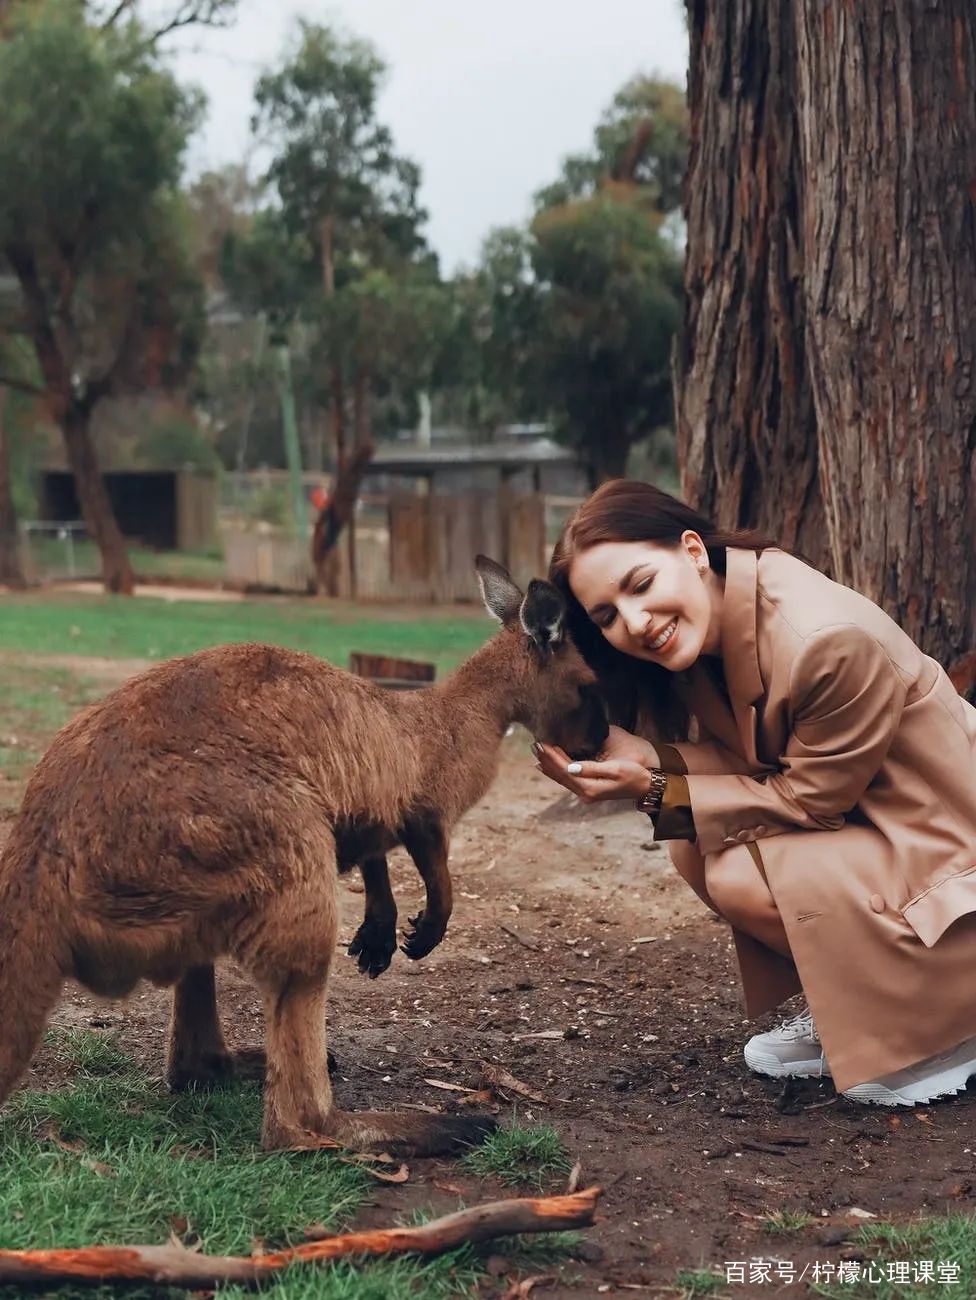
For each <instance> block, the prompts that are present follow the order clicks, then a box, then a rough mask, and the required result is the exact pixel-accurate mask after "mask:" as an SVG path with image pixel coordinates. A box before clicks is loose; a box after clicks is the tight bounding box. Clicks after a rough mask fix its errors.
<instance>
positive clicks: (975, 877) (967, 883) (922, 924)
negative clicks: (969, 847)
mask: <svg viewBox="0 0 976 1300" xmlns="http://www.w3.org/2000/svg"><path fill="white" fill-rule="evenodd" d="M970 912H976V866H972V867H967V868H966V870H965V871H959V872H957V873H956V874H955V875H954V876H946V877H944V878H943V879H942V880H939V881H937V882H936V883H935V884H934V885H930V886H929V888H928V889H926V890H925V891H924V892H923V893H921V894H916V895H915V897H914V898H911V899H909V901H908V902H907V903H906V904H905V906H904V907H903V908H902V909H901V914H902V916H903V917H904V918H905V920H906V921H907V922H908V924H909V925H910V926H911V927H912V929H913V930H914V931H915V933H916V934H917V935H918V937H919V938H920V939H921V941H922V942H923V943H924V944H925V946H926V948H931V947H932V945H933V944H934V943H936V942H938V940H939V939H940V938H941V937H942V935H943V934H944V933H945V932H946V930H948V928H949V926H950V925H952V923H953V921H958V920H959V918H960V917H961V916H966V915H967V914H968V913H970Z"/></svg>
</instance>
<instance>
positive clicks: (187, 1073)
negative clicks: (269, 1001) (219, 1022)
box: [166, 1047, 339, 1092]
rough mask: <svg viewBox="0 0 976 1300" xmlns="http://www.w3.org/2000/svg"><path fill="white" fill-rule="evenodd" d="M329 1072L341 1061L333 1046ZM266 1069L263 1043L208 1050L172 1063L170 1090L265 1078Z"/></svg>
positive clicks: (168, 1074) (168, 1077) (183, 1090)
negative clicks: (197, 1055)
mask: <svg viewBox="0 0 976 1300" xmlns="http://www.w3.org/2000/svg"><path fill="white" fill-rule="evenodd" d="M328 1055H329V1074H335V1072H336V1070H338V1068H339V1064H338V1062H337V1060H336V1058H335V1056H334V1054H333V1052H332V1050H331V1048H330V1050H329V1054H328ZM266 1069H267V1057H266V1056H265V1054H264V1050H263V1049H262V1048H260V1047H248V1048H245V1049H244V1051H242V1052H208V1053H207V1054H206V1055H204V1056H201V1057H199V1058H198V1059H196V1060H194V1061H189V1060H186V1061H180V1062H177V1063H174V1064H172V1065H170V1066H169V1068H168V1069H167V1071H166V1082H167V1084H168V1085H169V1089H170V1091H171V1092H187V1091H188V1090H189V1089H190V1088H213V1087H218V1086H219V1085H220V1084H223V1083H228V1082H229V1081H230V1080H231V1079H235V1080H238V1081H239V1082H258V1083H260V1082H262V1081H263V1079H264V1075H265V1070H266Z"/></svg>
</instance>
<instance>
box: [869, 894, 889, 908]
mask: <svg viewBox="0 0 976 1300" xmlns="http://www.w3.org/2000/svg"><path fill="white" fill-rule="evenodd" d="M868 902H869V903H870V904H871V911H872V912H883V911H884V910H885V901H884V899H883V898H882V897H881V895H880V894H872V895H871V897H870V898H869V899H868Z"/></svg>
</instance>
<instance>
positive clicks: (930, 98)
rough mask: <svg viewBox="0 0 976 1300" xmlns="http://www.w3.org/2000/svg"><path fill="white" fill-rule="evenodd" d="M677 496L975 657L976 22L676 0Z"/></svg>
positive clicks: (920, 633) (925, 2)
mask: <svg viewBox="0 0 976 1300" xmlns="http://www.w3.org/2000/svg"><path fill="white" fill-rule="evenodd" d="M689 27H690V31H691V77H690V97H691V116H692V153H691V161H690V167H689V174H688V189H687V195H686V211H687V217H688V250H689V251H688V262H687V268H686V276H685V284H686V289H687V295H688V297H687V309H686V328H685V333H684V337H683V339H682V341H681V344H680V346H679V348H678V350H677V351H676V358H675V368H674V372H675V373H674V377H675V388H676V397H677V401H676V406H677V411H678V454H679V461H680V463H681V467H682V484H683V488H684V491H685V493H686V495H687V496H688V497H689V499H690V500H691V501H693V502H694V503H695V504H697V505H699V506H700V507H701V508H703V509H704V510H705V511H706V513H711V514H713V515H715V516H716V517H717V518H718V519H719V521H720V522H721V523H723V524H724V525H726V526H735V525H751V526H758V527H760V528H762V529H763V530H764V531H766V532H769V533H772V534H773V535H774V536H777V537H779V538H780V539H781V540H782V541H783V542H784V543H785V544H786V545H787V546H792V547H793V548H795V549H798V550H799V551H801V552H802V553H804V554H805V555H807V557H808V558H810V559H811V560H813V561H814V562H815V563H818V564H820V565H821V566H822V567H824V568H825V569H826V570H827V571H828V572H831V573H832V574H833V576H835V577H836V578H838V579H839V580H840V581H842V582H846V583H848V584H850V585H851V586H853V587H856V588H857V589H858V590H860V591H862V592H864V593H865V594H866V595H867V596H869V597H871V598H872V599H873V600H875V601H877V602H878V603H879V604H881V605H882V606H883V607H884V608H885V609H886V610H887V611H888V613H890V614H891V615H892V616H893V617H894V618H895V619H896V620H897V621H898V622H899V623H900V624H901V625H902V626H903V627H904V628H905V630H906V631H907V632H908V633H909V635H910V636H912V637H913V638H914V639H915V640H916V641H917V643H918V644H919V645H920V646H921V647H922V649H924V650H925V651H926V652H927V653H928V654H931V655H932V656H933V657H934V658H936V659H939V660H941V661H942V662H943V663H946V664H951V663H953V662H955V661H956V660H958V659H960V657H961V656H963V655H964V654H965V653H966V652H967V651H972V650H973V649H974V647H976V566H974V564H973V561H972V538H973V537H974V536H976V458H974V448H976V392H974V387H973V369H974V363H976V167H974V164H973V159H974V157H976V94H974V93H973V88H974V85H976V9H974V8H973V7H972V5H971V4H970V3H968V0H943V3H940V4H934V3H932V2H931V0H879V3H878V4H875V5H852V4H848V3H842V2H841V0H739V2H738V3H736V4H734V5H728V6H725V5H719V4H717V3H715V2H714V0H689Z"/></svg>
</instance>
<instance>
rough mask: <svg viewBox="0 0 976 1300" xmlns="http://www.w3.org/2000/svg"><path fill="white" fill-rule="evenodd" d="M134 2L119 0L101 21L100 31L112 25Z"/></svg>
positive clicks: (131, 0) (132, 0) (133, 0)
mask: <svg viewBox="0 0 976 1300" xmlns="http://www.w3.org/2000/svg"><path fill="white" fill-rule="evenodd" d="M134 4H135V0H119V3H118V4H117V5H116V6H115V8H114V9H113V10H112V12H111V14H109V16H108V18H106V19H105V20H104V21H103V23H102V31H105V30H106V28H109V27H114V26H115V24H116V23H117V22H118V21H119V19H120V18H121V17H122V15H123V14H124V13H127V12H128V11H130V10H131V9H132V7H133V5H134Z"/></svg>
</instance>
